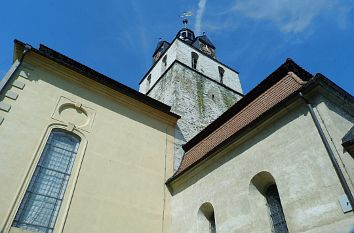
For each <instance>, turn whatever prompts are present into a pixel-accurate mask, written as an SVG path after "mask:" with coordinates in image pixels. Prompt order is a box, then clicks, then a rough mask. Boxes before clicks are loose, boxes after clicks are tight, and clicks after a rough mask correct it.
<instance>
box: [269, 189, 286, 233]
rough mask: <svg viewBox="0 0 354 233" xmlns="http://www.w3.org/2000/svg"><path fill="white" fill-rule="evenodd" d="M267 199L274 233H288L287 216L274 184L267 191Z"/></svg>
mask: <svg viewBox="0 0 354 233" xmlns="http://www.w3.org/2000/svg"><path fill="white" fill-rule="evenodd" d="M266 199H267V203H268V207H269V212H270V217H271V219H272V223H273V232H275V233H288V227H287V225H286V221H285V216H284V213H283V208H282V205H281V202H280V197H279V193H278V189H277V186H276V185H274V184H273V185H271V186H270V187H269V188H268V189H267V191H266Z"/></svg>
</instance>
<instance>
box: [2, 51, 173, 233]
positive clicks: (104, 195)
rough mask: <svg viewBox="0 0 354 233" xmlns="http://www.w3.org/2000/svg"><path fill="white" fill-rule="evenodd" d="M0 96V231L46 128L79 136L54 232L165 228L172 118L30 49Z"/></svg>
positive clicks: (5, 227)
mask: <svg viewBox="0 0 354 233" xmlns="http://www.w3.org/2000/svg"><path fill="white" fill-rule="evenodd" d="M22 84H23V85H22ZM19 87H20V88H19ZM11 92H12V95H11V94H10V95H9V94H7V93H11ZM13 93H17V94H18V97H17V98H16V99H11V98H9V97H8V96H12V97H13V96H14V95H13ZM5 95H6V96H5ZM0 101H1V102H2V103H6V104H7V105H10V106H11V109H10V111H8V112H6V111H3V110H0V116H2V117H3V119H4V120H3V122H2V123H1V124H0V154H1V155H0V193H1V195H0V227H1V228H0V232H2V233H7V232H9V231H10V232H22V231H20V230H18V229H15V228H13V227H12V228H10V227H11V223H12V220H13V218H14V216H15V214H16V211H17V208H18V206H19V204H20V201H21V198H22V196H23V194H24V192H25V190H26V186H27V185H28V182H29V180H30V177H31V175H32V173H33V171H34V168H35V165H36V162H37V161H38V158H39V156H40V153H41V150H42V149H43V147H44V143H45V141H46V138H47V137H48V135H49V133H50V131H51V129H53V128H63V129H67V130H69V131H73V133H75V134H77V135H79V136H80V137H81V144H80V148H79V152H78V154H77V157H76V160H75V164H74V168H73V171H72V175H71V177H70V182H69V184H68V187H67V190H66V193H65V197H64V201H63V204H62V205H61V209H60V213H59V216H58V219H57V221H56V225H55V231H54V232H64V233H70V232H71V233H80V232H82V233H84V232H85V233H87V232H126V233H128V232H131V233H136V232H169V227H170V222H171V219H170V207H169V205H170V193H169V192H168V191H167V189H166V188H165V186H164V182H165V180H166V179H167V178H168V177H170V176H171V175H172V156H173V140H174V139H173V132H174V125H175V121H176V119H174V118H173V117H172V116H169V115H167V114H166V113H163V112H160V111H158V110H156V109H153V108H152V107H149V106H147V105H144V104H143V103H140V102H138V101H136V100H134V99H132V98H129V97H127V96H125V95H123V94H120V93H118V92H116V91H113V90H112V89H110V88H107V87H105V86H103V85H100V84H98V83H96V82H94V81H92V80H89V79H88V78H85V77H83V76H81V75H80V74H78V73H75V72H73V71H71V70H69V69H67V68H64V67H63V66H61V65H59V64H57V63H54V62H52V61H50V60H48V59H45V58H43V57H41V56H39V55H37V54H34V53H32V52H30V53H29V54H28V55H27V56H26V58H25V60H24V63H23V65H21V67H20V68H19V70H18V72H17V73H15V77H14V78H13V79H12V80H11V81H10V83H9V84H8V85H7V86H6V89H5V90H3V91H2V93H1V96H0ZM1 230H2V231H1Z"/></svg>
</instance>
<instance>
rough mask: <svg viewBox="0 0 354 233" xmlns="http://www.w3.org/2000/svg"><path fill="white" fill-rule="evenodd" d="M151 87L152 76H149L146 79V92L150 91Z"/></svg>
mask: <svg viewBox="0 0 354 233" xmlns="http://www.w3.org/2000/svg"><path fill="white" fill-rule="evenodd" d="M150 85H151V74H149V76H148V77H147V79H146V92H148V91H149V88H150Z"/></svg>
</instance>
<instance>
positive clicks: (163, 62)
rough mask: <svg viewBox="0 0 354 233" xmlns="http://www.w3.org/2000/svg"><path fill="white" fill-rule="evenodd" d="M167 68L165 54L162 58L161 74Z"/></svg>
mask: <svg viewBox="0 0 354 233" xmlns="http://www.w3.org/2000/svg"><path fill="white" fill-rule="evenodd" d="M166 67H167V54H166V55H165V56H164V57H163V58H162V65H161V73H163V72H164V71H165V70H166Z"/></svg>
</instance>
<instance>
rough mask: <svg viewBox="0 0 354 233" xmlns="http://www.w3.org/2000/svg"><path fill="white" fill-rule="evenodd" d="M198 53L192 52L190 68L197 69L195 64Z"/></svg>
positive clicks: (196, 63)
mask: <svg viewBox="0 0 354 233" xmlns="http://www.w3.org/2000/svg"><path fill="white" fill-rule="evenodd" d="M198 57H199V56H198V54H197V53H195V52H192V68H193V69H197V65H198Z"/></svg>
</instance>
